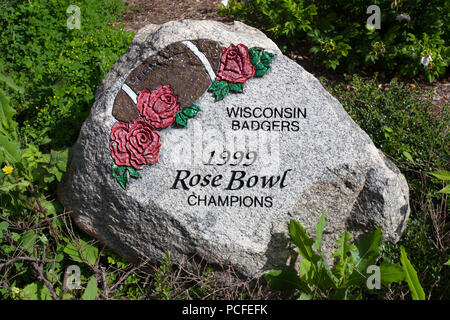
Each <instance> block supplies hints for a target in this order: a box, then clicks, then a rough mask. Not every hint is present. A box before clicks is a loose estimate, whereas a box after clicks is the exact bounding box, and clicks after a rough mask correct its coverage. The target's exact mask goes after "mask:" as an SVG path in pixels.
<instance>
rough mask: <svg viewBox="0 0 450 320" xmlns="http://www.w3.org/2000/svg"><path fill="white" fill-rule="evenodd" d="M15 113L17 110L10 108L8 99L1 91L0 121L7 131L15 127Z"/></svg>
mask: <svg viewBox="0 0 450 320" xmlns="http://www.w3.org/2000/svg"><path fill="white" fill-rule="evenodd" d="M15 113H16V110H14V109H13V108H12V107H11V106H10V104H9V99H8V97H6V95H5V93H4V92H3V91H2V90H0V121H1V124H2V125H3V127H4V128H5V129H10V128H12V127H13V126H14V123H13V121H14V120H13V116H14V114H15Z"/></svg>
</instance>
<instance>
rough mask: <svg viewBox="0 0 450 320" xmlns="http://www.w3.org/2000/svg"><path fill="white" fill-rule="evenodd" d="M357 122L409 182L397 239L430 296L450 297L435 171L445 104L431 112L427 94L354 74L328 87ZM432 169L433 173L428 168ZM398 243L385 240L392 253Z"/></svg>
mask: <svg viewBox="0 0 450 320" xmlns="http://www.w3.org/2000/svg"><path fill="white" fill-rule="evenodd" d="M330 90H331V92H332V93H333V95H335V96H336V97H337V98H338V99H339V100H340V102H341V103H342V105H343V106H344V108H345V109H346V111H347V112H348V113H349V114H350V116H351V117H352V118H353V119H354V120H355V121H356V123H357V124H358V125H359V126H360V127H361V128H362V129H363V130H364V131H365V132H367V133H368V134H369V136H370V138H371V139H372V140H373V141H374V143H375V145H376V146H377V147H378V148H380V149H381V150H382V151H383V152H384V153H385V154H386V155H387V156H388V157H389V158H390V159H391V160H392V161H393V162H394V163H395V164H396V165H397V166H398V167H399V168H400V170H401V171H402V172H403V174H404V175H405V176H406V179H407V181H408V185H409V188H410V204H411V217H410V220H409V222H408V228H407V229H406V232H405V234H404V235H403V237H402V239H401V242H400V244H401V245H404V246H405V248H406V250H407V251H408V254H409V255H410V259H411V261H412V263H413V265H414V266H415V267H416V269H417V270H418V273H419V275H420V279H421V282H422V284H423V286H424V288H425V291H427V292H430V293H431V297H432V298H442V297H446V298H448V297H449V296H448V293H449V292H450V291H449V285H450V272H449V270H448V268H445V267H443V264H444V263H445V261H446V259H448V258H447V257H448V255H449V248H450V235H449V233H448V228H449V223H448V219H447V218H446V217H447V209H446V208H447V204H448V196H447V195H446V194H445V193H444V192H441V190H442V188H443V187H445V183H446V182H445V181H441V180H440V179H438V178H436V177H435V176H433V174H432V173H434V172H436V171H438V172H442V171H448V164H449V162H450V161H449V160H450V156H449V148H448V146H449V145H450V143H449V139H448V123H449V120H450V119H449V118H450V117H449V116H450V112H449V108H448V104H447V105H444V106H443V108H442V109H441V112H440V114H439V115H433V114H432V112H431V102H430V101H431V99H432V98H431V96H432V93H431V92H429V93H428V94H427V95H425V96H424V92H423V91H422V90H420V89H417V88H415V89H413V88H411V87H409V86H408V85H406V84H403V83H400V82H398V81H397V80H395V79H393V80H392V81H391V83H390V84H388V85H387V86H386V87H384V88H383V86H382V85H381V84H379V83H378V82H377V80H376V79H372V80H367V79H363V78H361V77H358V76H354V77H353V78H352V79H349V84H348V85H339V86H336V87H334V88H332V89H330ZM431 172H432V173H431ZM398 252H399V248H398V245H388V246H387V253H388V254H389V256H390V257H391V259H393V260H395V259H398V258H399V254H398Z"/></svg>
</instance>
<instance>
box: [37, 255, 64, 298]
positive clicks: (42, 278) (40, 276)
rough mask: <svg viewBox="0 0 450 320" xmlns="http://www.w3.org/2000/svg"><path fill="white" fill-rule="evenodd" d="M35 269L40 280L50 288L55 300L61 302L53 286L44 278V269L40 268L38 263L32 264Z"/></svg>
mask: <svg viewBox="0 0 450 320" xmlns="http://www.w3.org/2000/svg"><path fill="white" fill-rule="evenodd" d="M31 264H32V265H33V267H34V269H35V270H36V271H37V273H38V278H39V279H40V280H42V281H44V283H45V286H46V287H47V288H48V290H49V291H50V294H51V295H52V297H53V299H54V300H59V298H58V296H57V295H56V293H55V290H54V289H53V286H52V284H51V283H50V282H49V281H48V280H47V278H46V277H45V276H44V271H43V270H42V267H40V266H39V265H38V264H37V263H36V262H32V263H31Z"/></svg>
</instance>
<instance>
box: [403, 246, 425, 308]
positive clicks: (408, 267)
mask: <svg viewBox="0 0 450 320" xmlns="http://www.w3.org/2000/svg"><path fill="white" fill-rule="evenodd" d="M400 262H401V263H402V267H403V271H404V272H405V280H406V282H407V283H408V286H409V290H410V291H411V297H412V298H413V300H425V292H424V291H423V288H422V286H421V285H420V282H419V278H418V277H417V272H416V270H415V269H414V267H413V266H412V264H411V262H410V261H409V259H408V256H407V255H406V251H405V248H404V247H403V246H401V247H400Z"/></svg>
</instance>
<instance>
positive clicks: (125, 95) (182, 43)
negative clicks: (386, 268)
mask: <svg viewBox="0 0 450 320" xmlns="http://www.w3.org/2000/svg"><path fill="white" fill-rule="evenodd" d="M58 193H59V197H60V200H61V201H62V203H63V204H64V205H65V206H66V208H68V209H69V210H70V211H71V215H72V217H73V218H74V219H75V221H76V223H77V224H78V226H80V228H82V229H83V230H85V231H86V232H88V233H89V234H91V235H92V236H94V237H96V238H97V239H99V240H100V241H101V242H103V243H104V244H106V245H107V246H109V247H111V248H112V249H113V250H115V251H117V252H118V253H119V254H121V255H123V256H125V257H127V258H129V259H131V260H132V261H137V260H138V259H140V258H147V259H150V261H152V262H154V263H157V262H159V261H160V260H161V258H162V257H163V255H164V252H165V251H166V250H170V251H171V252H172V256H173V259H174V260H177V259H181V258H182V257H186V258H189V257H191V256H194V255H196V256H197V258H199V259H204V261H206V262H210V263H218V262H219V260H220V263H222V264H225V265H230V266H232V267H234V269H235V270H236V271H237V272H239V273H240V274H241V275H243V276H246V277H251V276H255V275H258V274H261V273H262V272H264V271H265V270H269V269H273V268H276V267H280V266H283V265H286V263H288V262H289V259H290V257H291V254H292V251H291V250H292V249H291V247H290V245H289V240H288V239H289V236H288V231H287V228H288V223H289V220H290V219H296V220H298V221H300V222H301V224H302V225H304V226H305V227H306V228H307V229H308V232H310V234H311V235H312V236H314V230H315V229H314V228H315V225H316V223H317V221H318V219H319V217H320V215H321V214H322V212H323V211H325V212H326V219H327V221H328V225H327V227H326V228H325V230H324V235H323V237H324V240H323V247H324V251H325V253H326V254H329V252H331V251H332V249H333V248H334V245H335V242H336V240H337V239H338V237H339V235H340V234H341V233H342V232H343V231H344V230H348V231H350V232H351V233H352V234H353V235H355V236H356V237H358V236H359V235H361V234H363V233H365V232H367V231H371V230H373V229H375V228H376V227H378V226H382V227H383V235H384V240H388V241H398V239H399V238H400V236H401V234H402V232H403V231H404V229H405V228H406V222H407V220H408V216H409V195H408V193H409V190H408V185H407V183H406V180H405V178H404V177H403V175H402V174H401V173H400V171H399V170H398V169H397V168H396V167H395V166H394V165H393V164H392V163H391V162H390V161H389V160H388V159H387V158H386V157H385V156H384V155H383V153H382V152H381V151H379V150H378V149H377V148H376V147H375V146H374V144H373V143H372V141H371V140H370V138H369V136H368V135H367V134H366V133H365V132H364V131H363V130H361V129H360V128H359V127H358V126H357V125H356V124H355V123H354V122H353V120H352V119H351V118H350V117H349V116H348V115H347V113H346V112H345V110H344V109H343V107H342V106H341V105H340V103H339V102H338V101H337V100H336V99H335V98H333V97H332V96H331V95H330V94H329V93H328V92H327V91H326V90H325V89H324V88H323V87H322V85H321V84H320V83H319V81H318V80H317V79H315V78H314V77H313V76H312V75H311V74H309V73H308V72H306V71H305V70H304V69H303V68H302V67H300V66H299V65H297V64H296V63H295V62H293V61H292V60H290V59H289V58H287V57H286V56H284V55H283V54H282V53H281V51H280V50H279V48H278V47H277V46H276V45H275V44H274V43H273V42H272V41H271V40H270V39H268V38H267V37H266V36H265V35H264V34H263V33H262V32H260V31H258V30H257V29H254V28H251V27H248V26H246V25H244V24H242V23H239V22H235V23H234V24H231V25H225V24H222V23H219V22H214V21H190V20H185V21H181V22H168V23H166V24H164V25H148V26H147V27H145V28H143V29H141V30H140V31H139V32H138V33H137V34H136V36H135V38H134V39H133V42H132V44H131V46H130V48H129V49H128V51H127V52H126V54H125V55H124V56H122V58H121V59H120V60H119V61H118V62H117V63H116V64H115V65H114V66H113V68H112V69H111V71H110V72H109V74H108V75H107V76H106V78H105V79H104V80H103V82H102V84H101V86H100V87H99V89H98V90H97V94H96V101H95V104H94V106H93V107H92V110H91V114H90V116H89V117H88V119H87V120H86V121H85V123H84V125H83V127H82V129H81V133H80V136H79V138H78V140H77V142H76V144H75V145H74V148H73V159H72V161H71V165H70V167H69V170H68V171H67V173H66V175H65V177H64V179H63V182H62V183H61V184H60V186H59V192H58Z"/></svg>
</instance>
